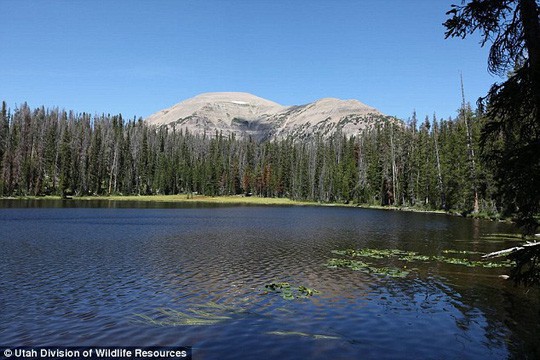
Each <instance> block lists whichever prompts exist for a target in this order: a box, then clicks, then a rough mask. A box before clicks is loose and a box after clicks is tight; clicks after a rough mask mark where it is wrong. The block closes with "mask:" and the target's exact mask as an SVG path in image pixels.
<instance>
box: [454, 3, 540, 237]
mask: <svg viewBox="0 0 540 360" xmlns="http://www.w3.org/2000/svg"><path fill="white" fill-rule="evenodd" d="M447 15H449V16H450V17H449V19H448V20H447V21H446V22H445V24H444V25H445V27H446V28H447V32H446V36H447V37H461V38H465V37H466V36H467V35H469V34H472V33H475V32H479V33H480V34H481V36H482V38H483V41H482V46H484V45H485V44H487V43H490V53H489V58H488V65H489V70H490V71H491V72H493V73H495V74H498V75H506V74H508V73H509V74H508V79H507V80H506V81H505V82H503V83H501V84H494V85H493V86H492V87H491V89H490V90H489V92H488V94H487V96H486V97H485V98H483V99H481V100H480V104H481V105H482V106H481V108H485V110H486V114H485V115H486V118H487V123H486V126H485V127H484V128H483V139H482V140H483V141H482V147H483V153H484V157H485V159H486V161H487V162H489V163H490V165H491V167H492V168H493V169H495V171H494V174H493V175H494V177H493V178H494V180H495V181H496V183H497V185H498V189H497V190H498V195H499V197H500V198H501V200H502V201H503V202H504V203H505V204H507V209H506V210H507V211H508V212H509V213H513V214H516V215H517V219H518V221H519V222H520V223H521V225H522V226H523V230H524V232H525V233H528V234H531V233H534V232H535V230H536V228H537V227H538V220H537V219H536V218H535V216H536V215H537V214H538V213H539V212H540V155H539V154H540V5H539V2H538V1H535V0H504V1H503V0H470V1H466V2H465V1H463V2H462V4H461V5H453V6H452V9H451V10H450V11H449V12H448V13H447Z"/></svg>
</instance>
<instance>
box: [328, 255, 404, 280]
mask: <svg viewBox="0 0 540 360" xmlns="http://www.w3.org/2000/svg"><path fill="white" fill-rule="evenodd" d="M326 267H328V268H330V269H336V268H340V267H341V268H349V269H351V270H355V271H363V272H365V273H370V274H376V275H385V276H390V277H405V276H407V275H408V274H409V271H407V270H402V269H399V268H395V267H376V266H372V265H370V264H368V263H365V262H362V261H356V260H349V259H335V258H334V259H330V260H328V262H327V263H326Z"/></svg>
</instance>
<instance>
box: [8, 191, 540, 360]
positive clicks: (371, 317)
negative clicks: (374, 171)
mask: <svg viewBox="0 0 540 360" xmlns="http://www.w3.org/2000/svg"><path fill="white" fill-rule="evenodd" d="M38 204H39V207H36V206H35V203H29V202H26V203H24V202H16V201H11V202H3V203H2V204H0V205H4V206H5V208H2V209H0V273H1V274H2V275H1V277H0V294H1V296H0V344H1V345H6V346H7V345H9V346H22V345H27V346H74V345H89V346H90V345H92V346H130V345H133V346H135V345H139V346H141V345H147V346H151V345H152V346H153V345H158V346H169V345H170V346H193V353H194V358H196V359H234V358H238V354H239V353H240V354H241V356H240V358H269V357H275V358H285V359H306V358H312V359H327V358H336V359H358V358H363V359H395V358H400V359H418V358H430V359H506V358H519V359H522V358H531V359H533V358H540V345H539V343H538V334H539V333H540V331H539V330H540V326H539V321H540V315H539V311H540V307H539V294H538V291H536V290H526V289H523V288H520V287H514V286H513V284H511V283H508V282H505V281H503V280H501V279H499V278H498V276H499V275H500V274H504V273H507V272H508V269H505V268H477V267H466V266H462V265H455V264H447V263H442V262H438V261H426V262H414V263H404V262H402V261H399V260H397V259H394V258H392V259H364V260H368V261H372V262H374V263H376V265H377V266H383V265H384V266H393V267H396V268H400V269H403V268H404V267H405V266H407V268H406V269H407V271H409V274H408V275H407V276H405V277H403V278H394V277H388V276H384V275H377V274H373V273H371V274H370V273H365V272H362V271H353V270H350V269H347V268H343V269H342V268H338V269H329V268H328V267H326V266H324V264H325V263H326V262H327V261H328V260H329V259H331V258H335V257H339V256H337V255H335V254H333V253H332V252H331V251H332V250H339V249H348V248H354V249H361V248H374V249H388V248H392V249H401V250H404V251H414V252H417V253H419V254H424V255H428V256H442V255H444V254H445V253H444V250H448V249H452V250H468V251H477V252H482V253H484V252H489V251H495V250H499V249H502V248H504V247H506V246H513V245H514V244H515V242H512V241H511V239H507V240H501V239H499V238H498V237H497V235H495V236H494V235H493V234H501V233H509V232H515V229H514V228H513V227H512V226H511V225H508V224H502V223H496V222H488V221H479V220H470V219H463V218H458V217H450V216H445V215H433V214H416V213H404V212H390V211H380V210H365V209H355V208H323V207H257V206H243V207H230V206H219V207H215V206H211V207H208V206H197V207H191V208H185V207H178V205H177V204H175V205H172V204H161V205H156V204H152V205H151V207H154V208H137V207H139V206H140V205H141V204H133V203H131V204H130V203H122V204H120V203H118V204H117V205H119V206H121V207H122V208H118V207H115V206H114V204H113V206H112V207H110V208H103V207H102V208H84V207H80V206H81V204H82V205H83V206H88V204H89V202H86V203H76V202H69V201H68V202H67V204H66V203H64V204H62V203H60V202H54V203H48V204H46V203H43V202H39V203H38ZM44 204H45V205H44ZM84 204H86V205H84ZM109 205H110V204H109ZM109 205H108V206H109ZM53 206H60V207H53ZM67 206H69V207H67ZM92 206H95V203H94V205H92ZM142 206H144V207H148V206H150V205H148V203H147V204H142ZM8 207H9V208H8ZM159 207H162V208H159ZM488 234H489V235H488ZM447 256H449V255H447ZM454 256H458V257H459V255H454ZM461 256H465V255H461ZM466 256H467V258H469V259H473V258H474V259H477V258H479V256H480V255H476V258H475V255H466ZM272 282H289V283H290V284H291V285H292V286H306V287H309V288H314V289H316V290H318V291H319V293H318V294H316V295H315V296H312V297H309V298H305V299H304V298H301V299H295V300H286V299H284V298H282V297H281V296H280V295H279V294H275V293H268V294H265V285H266V284H269V283H272ZM177 312H182V313H184V314H194V312H199V313H201V312H204V313H206V314H207V315H208V314H210V315H212V316H213V318H214V319H216V318H219V321H216V322H215V323H213V324H211V325H208V324H206V325H200V324H199V325H192V326H189V325H179V324H178V323H175V320H178V318H175V317H174V316H173V315H171V314H177Z"/></svg>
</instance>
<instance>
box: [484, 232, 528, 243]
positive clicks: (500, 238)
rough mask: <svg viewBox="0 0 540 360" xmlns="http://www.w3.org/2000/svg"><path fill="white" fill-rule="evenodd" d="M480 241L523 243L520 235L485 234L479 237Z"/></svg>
mask: <svg viewBox="0 0 540 360" xmlns="http://www.w3.org/2000/svg"><path fill="white" fill-rule="evenodd" d="M480 240H482V241H489V242H506V241H523V236H522V235H521V234H500V233H497V234H485V235H482V236H481V237H480Z"/></svg>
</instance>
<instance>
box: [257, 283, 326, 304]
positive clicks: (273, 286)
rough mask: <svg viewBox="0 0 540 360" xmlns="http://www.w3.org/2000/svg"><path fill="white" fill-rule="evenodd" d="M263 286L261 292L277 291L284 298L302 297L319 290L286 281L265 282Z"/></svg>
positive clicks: (316, 292) (311, 294)
mask: <svg viewBox="0 0 540 360" xmlns="http://www.w3.org/2000/svg"><path fill="white" fill-rule="evenodd" d="M264 288H265V291H264V293H263V294H268V293H278V294H280V295H281V297H282V298H283V299H285V300H294V299H304V298H307V297H310V296H313V295H315V294H318V293H319V291H317V290H315V289H312V288H308V287H306V286H298V287H294V286H291V284H289V283H288V282H278V283H270V284H266V285H265V286H264Z"/></svg>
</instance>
